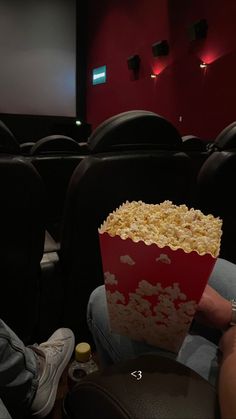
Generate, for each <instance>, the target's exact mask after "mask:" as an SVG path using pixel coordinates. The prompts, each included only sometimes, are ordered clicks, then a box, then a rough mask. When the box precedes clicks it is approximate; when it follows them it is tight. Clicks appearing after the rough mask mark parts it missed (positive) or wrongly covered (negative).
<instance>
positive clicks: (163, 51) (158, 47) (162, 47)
mask: <svg viewBox="0 0 236 419" xmlns="http://www.w3.org/2000/svg"><path fill="white" fill-rule="evenodd" d="M169 50H170V48H169V44H168V42H167V41H166V40H164V41H159V42H156V43H155V44H153V45H152V53H153V55H154V57H160V56H162V55H168V54H169Z"/></svg>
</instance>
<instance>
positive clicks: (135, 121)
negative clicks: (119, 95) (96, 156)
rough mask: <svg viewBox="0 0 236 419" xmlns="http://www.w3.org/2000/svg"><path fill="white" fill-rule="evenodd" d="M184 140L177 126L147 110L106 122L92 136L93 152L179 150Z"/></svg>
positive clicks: (118, 115)
mask: <svg viewBox="0 0 236 419" xmlns="http://www.w3.org/2000/svg"><path fill="white" fill-rule="evenodd" d="M181 144H182V140H181V137H180V136H179V133H178V131H177V130H176V129H175V127H174V126H173V125H172V124H171V123H170V122H169V121H167V120H166V119H165V118H163V117H162V116H160V115H157V114H156V113H154V112H149V111H144V110H133V111H128V112H122V113H120V114H117V115H115V116H113V117H111V118H108V119H107V120H105V121H104V122H103V123H102V124H100V125H99V126H98V127H97V128H96V129H95V130H94V131H93V132H92V134H91V136H90V137H89V139H88V147H89V148H90V150H91V152H92V153H99V152H104V151H116V150H125V149H126V150H129V149H133V148H137V146H138V148H139V149H141V148H145V149H147V148H148V147H149V148H151V149H153V148H161V149H172V150H173V149H174V150H176V149H179V148H180V147H181Z"/></svg>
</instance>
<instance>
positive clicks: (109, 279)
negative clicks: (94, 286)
mask: <svg viewBox="0 0 236 419" xmlns="http://www.w3.org/2000/svg"><path fill="white" fill-rule="evenodd" d="M104 282H105V284H109V285H117V284H118V281H117V280H116V277H115V275H114V274H111V273H110V272H105V273H104Z"/></svg>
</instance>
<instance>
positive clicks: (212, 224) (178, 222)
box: [99, 201, 222, 263]
mask: <svg viewBox="0 0 236 419" xmlns="http://www.w3.org/2000/svg"><path fill="white" fill-rule="evenodd" d="M221 227H222V221H221V220H220V219H219V218H215V217H213V215H204V214H203V213H202V212H201V211H200V210H195V209H193V208H190V209H188V207H187V206H186V205H179V206H177V205H174V204H172V202H171V201H164V202H162V203H161V204H156V205H154V204H145V203H143V202H142V201H133V202H126V203H124V204H123V205H121V206H120V207H119V208H118V209H117V210H116V211H114V212H113V213H111V214H110V215H109V216H108V217H107V219H106V221H104V223H103V225H102V226H101V227H100V229H99V232H100V233H105V232H106V233H108V234H109V235H110V236H112V237H113V236H115V235H118V236H120V237H121V238H122V239H127V238H130V239H132V240H133V241H134V242H139V241H140V240H142V241H144V242H145V243H146V244H148V245H149V244H153V243H154V244H157V245H158V246H159V247H161V248H163V247H165V246H169V247H170V248H171V249H172V250H176V249H183V250H184V251H185V252H186V253H190V252H192V251H196V252H197V253H198V254H199V255H204V254H206V253H209V254H211V255H212V256H213V257H217V256H218V255H219V250H220V239H221V235H222V231H221ZM163 255H164V254H161V255H160V258H157V259H158V260H157V261H159V262H165V263H169V261H168V257H167V258H166V257H163Z"/></svg>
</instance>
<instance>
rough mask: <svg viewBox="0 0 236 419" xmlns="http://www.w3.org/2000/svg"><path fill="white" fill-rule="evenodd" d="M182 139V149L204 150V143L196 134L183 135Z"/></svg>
mask: <svg viewBox="0 0 236 419" xmlns="http://www.w3.org/2000/svg"><path fill="white" fill-rule="evenodd" d="M182 141H183V149H184V150H189V151H206V143H204V141H203V140H202V139H201V138H199V137H197V136H196V135H184V136H183V137H182Z"/></svg>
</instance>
